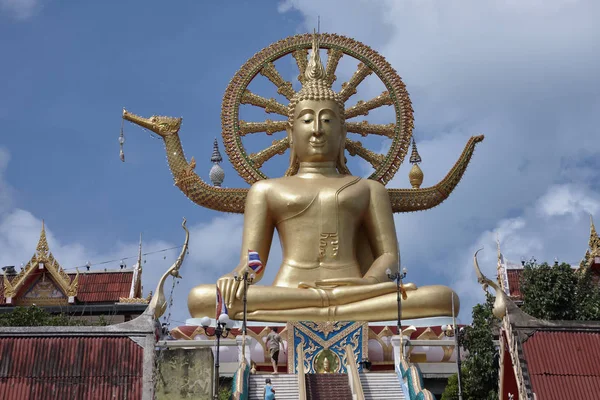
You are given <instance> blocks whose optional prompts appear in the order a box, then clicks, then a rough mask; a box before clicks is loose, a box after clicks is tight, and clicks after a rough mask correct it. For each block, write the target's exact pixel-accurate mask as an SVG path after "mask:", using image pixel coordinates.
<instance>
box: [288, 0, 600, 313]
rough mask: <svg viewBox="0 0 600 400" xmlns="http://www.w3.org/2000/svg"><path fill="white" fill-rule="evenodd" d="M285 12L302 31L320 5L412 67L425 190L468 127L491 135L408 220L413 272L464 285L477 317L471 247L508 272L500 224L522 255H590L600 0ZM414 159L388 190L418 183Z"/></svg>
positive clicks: (345, 28) (417, 3)
mask: <svg viewBox="0 0 600 400" xmlns="http://www.w3.org/2000/svg"><path fill="white" fill-rule="evenodd" d="M280 10H281V11H282V12H293V11H297V12H300V13H301V14H302V15H303V16H304V24H303V27H301V28H300V30H302V31H307V30H312V28H313V26H315V25H316V20H317V16H318V15H320V16H321V30H322V31H325V32H335V33H338V34H342V35H346V36H349V37H353V38H355V39H357V40H360V41H362V42H363V43H365V44H367V45H369V46H371V47H372V48H374V49H375V50H377V51H378V52H379V53H380V54H382V55H383V56H385V57H386V58H387V60H388V61H389V62H390V63H391V65H392V66H393V67H394V68H395V69H396V70H397V71H398V72H399V74H400V76H401V77H402V79H403V81H404V82H405V83H406V85H407V89H408V91H409V93H410V95H411V100H412V102H413V108H414V110H415V131H414V137H415V138H416V140H417V145H418V146H419V152H420V154H421V156H422V158H423V163H422V164H421V168H422V169H423V171H424V173H425V181H424V183H423V186H424V187H426V186H431V185H434V184H435V183H437V182H438V181H439V180H440V179H441V178H443V176H444V175H445V174H446V172H447V171H448V170H449V169H450V167H451V166H452V165H453V164H454V162H455V161H456V158H457V157H458V156H459V154H460V152H461V150H462V147H463V146H464V144H465V143H466V141H467V139H468V137H469V136H471V135H476V134H480V133H483V134H485V136H486V138H485V140H484V142H483V143H481V144H480V145H479V146H478V148H477V151H476V152H475V154H474V156H473V160H472V162H471V164H470V166H469V168H468V170H467V172H466V174H465V176H464V178H463V181H462V182H461V183H460V184H459V185H458V187H457V188H456V190H455V191H454V193H452V195H451V196H450V198H449V199H447V200H446V201H445V202H444V203H443V204H442V205H440V206H438V207H436V208H435V209H432V210H429V211H426V212H421V213H412V214H403V215H398V216H396V217H395V221H396V226H397V229H398V237H399V240H400V243H401V247H402V251H403V256H402V259H403V260H406V263H407V265H408V267H409V279H410V280H414V281H415V282H416V283H417V285H426V284H435V283H438V284H440V283H441V284H448V285H451V286H453V287H454V288H455V289H456V290H457V291H459V294H460V295H461V297H462V300H463V301H462V303H463V307H462V310H463V311H462V313H461V317H462V318H463V319H469V318H470V306H472V305H473V303H474V302H475V301H480V300H482V299H483V294H482V292H481V290H480V289H479V288H477V289H476V287H477V286H478V285H477V282H476V278H475V275H474V272H473V266H472V256H473V253H474V252H475V250H477V249H478V248H480V247H481V246H485V251H484V252H483V253H480V257H481V265H482V267H484V269H486V268H487V269H486V271H487V273H489V274H490V275H492V276H493V275H494V274H495V265H496V262H495V258H496V251H495V235H496V234H495V232H496V231H499V232H500V237H501V241H502V242H503V251H504V252H505V253H506V255H507V256H508V257H509V258H512V259H513V260H515V259H516V260H517V261H518V260H520V258H521V256H524V257H527V258H529V257H531V256H536V257H537V259H538V260H550V261H551V260H553V259H554V257H559V258H560V259H564V260H566V261H570V262H579V261H578V260H579V259H580V258H581V257H582V256H583V253H584V252H585V246H586V244H587V235H588V232H587V225H586V223H585V222H584V220H583V219H582V218H581V216H583V215H584V214H585V213H587V212H591V213H598V210H600V207H599V204H600V203H599V201H598V199H600V193H599V190H598V187H600V170H599V169H598V166H597V164H596V163H597V161H595V160H597V159H598V158H599V157H600V151H599V150H598V149H600V136H598V134H597V126H599V124H600V76H599V75H598V74H597V73H596V71H598V70H600V40H598V38H599V37H600V26H599V25H598V24H597V23H596V21H595V15H599V14H600V3H598V2H596V1H593V0H577V1H576V0H573V1H570V0H552V1H540V0H527V1H507V0H493V1H486V2H481V1H476V0H459V1H453V2H436V1H421V0H406V1H393V0H391V1H386V2H376V3H372V2H370V3H367V2H365V1H362V0H354V1H329V2H320V1H317V0H303V1H287V2H286V3H285V7H281V8H280ZM369 84H370V83H369V82H366V81H365V83H363V85H366V86H368V85H369ZM361 89H363V87H362V85H361V87H360V88H359V94H360V90H361ZM373 92H374V93H375V92H376V91H373ZM363 93H369V88H368V87H367V88H366V90H364V91H363ZM356 100H359V99H358V98H357V99H356ZM362 100H366V99H364V98H363V99H362ZM409 168H410V165H408V163H406V164H404V165H403V167H402V168H401V169H400V171H399V172H398V174H397V175H396V177H395V178H394V179H393V180H392V182H390V184H389V185H388V186H389V187H408V186H409V183H408V179H407V174H408V171H409Z"/></svg>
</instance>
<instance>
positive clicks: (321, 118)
mask: <svg viewBox="0 0 600 400" xmlns="http://www.w3.org/2000/svg"><path fill="white" fill-rule="evenodd" d="M288 134H289V135H291V139H292V143H293V146H294V151H295V153H296V157H297V158H298V161H300V162H321V161H336V160H337V159H338V157H339V153H340V148H341V146H342V144H343V141H344V139H345V136H346V132H345V127H344V124H343V123H342V119H341V118H340V110H339V107H338V105H337V103H336V102H335V101H333V100H302V101H300V102H298V104H297V105H296V108H295V111H294V124H293V125H292V130H291V132H288Z"/></svg>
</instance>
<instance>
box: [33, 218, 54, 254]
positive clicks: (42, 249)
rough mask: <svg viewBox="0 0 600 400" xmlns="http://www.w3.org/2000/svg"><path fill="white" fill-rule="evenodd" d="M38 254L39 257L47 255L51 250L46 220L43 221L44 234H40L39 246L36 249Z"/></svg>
mask: <svg viewBox="0 0 600 400" xmlns="http://www.w3.org/2000/svg"><path fill="white" fill-rule="evenodd" d="M35 250H36V252H37V253H38V255H40V256H41V255H46V254H48V251H50V248H49V247H48V240H47V239H46V227H45V224H44V220H42V232H40V240H39V241H38V245H37V247H36V249H35Z"/></svg>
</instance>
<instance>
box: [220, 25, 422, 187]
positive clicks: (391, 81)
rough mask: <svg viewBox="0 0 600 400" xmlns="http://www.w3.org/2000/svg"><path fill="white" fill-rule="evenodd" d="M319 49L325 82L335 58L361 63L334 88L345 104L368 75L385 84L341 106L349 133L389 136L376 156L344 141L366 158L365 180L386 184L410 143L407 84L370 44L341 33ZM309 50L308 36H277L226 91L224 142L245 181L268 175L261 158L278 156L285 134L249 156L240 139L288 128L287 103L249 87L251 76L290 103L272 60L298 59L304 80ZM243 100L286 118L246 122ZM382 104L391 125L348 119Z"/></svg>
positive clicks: (331, 77) (323, 37)
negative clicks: (388, 112)
mask: <svg viewBox="0 0 600 400" xmlns="http://www.w3.org/2000/svg"><path fill="white" fill-rule="evenodd" d="M319 47H320V48H322V49H327V54H328V57H327V66H326V68H325V71H326V74H327V80H328V81H329V83H333V82H334V81H335V79H336V77H335V71H336V69H337V66H338V63H339V60H340V59H341V58H342V57H343V56H344V55H347V56H350V57H352V58H354V59H356V60H358V61H359V65H358V68H357V70H356V72H354V74H353V75H352V77H351V78H350V80H349V81H348V82H346V83H344V84H342V88H341V90H340V91H339V92H338V93H339V95H340V97H341V98H342V100H343V101H344V103H347V102H348V99H349V98H350V97H351V96H352V95H353V94H355V93H356V91H357V89H356V88H357V87H358V85H359V84H360V83H361V82H362V81H363V80H364V79H365V78H366V77H367V76H369V75H370V74H372V73H375V75H376V76H377V77H378V78H379V79H380V80H381V82H382V83H383V84H384V86H385V88H386V90H385V91H384V92H383V93H381V94H380V95H379V96H377V97H375V98H373V99H370V100H367V101H358V102H357V103H356V104H355V105H353V106H351V107H345V108H346V110H345V118H346V125H347V130H348V133H356V134H359V135H362V136H363V137H366V136H367V135H380V136H384V137H388V138H390V139H392V143H391V145H390V149H389V151H388V152H387V154H377V153H375V152H373V151H371V150H369V149H367V148H365V147H363V145H362V143H361V142H360V141H355V140H352V139H348V138H347V139H346V151H347V153H348V154H350V155H352V156H359V157H361V158H363V159H364V160H366V161H367V162H369V163H370V164H371V165H372V166H373V168H374V169H375V172H373V173H372V174H371V175H370V176H369V179H374V180H377V181H379V182H381V183H383V184H384V185H385V184H386V183H387V182H389V180H390V179H392V177H393V176H394V174H395V173H396V171H398V168H399V167H400V164H402V161H403V160H404V157H405V156H406V153H407V151H408V148H409V145H410V139H411V137H412V128H413V110H412V107H411V104H410V99H409V97H408V93H407V91H406V87H405V85H404V83H403V82H402V80H401V79H400V77H399V76H398V74H397V73H396V71H395V70H394V69H393V68H392V67H391V65H390V64H389V63H388V62H387V61H386V60H385V58H384V57H383V56H381V55H380V54H378V53H377V52H376V51H374V50H373V49H371V48H370V47H368V46H366V45H364V44H362V43H360V42H358V41H356V40H354V39H350V38H347V37H344V36H339V35H335V34H326V33H325V34H320V35H319ZM310 48H312V35H311V34H304V35H296V36H291V37H288V38H286V39H283V40H280V41H278V42H276V43H273V44H272V45H270V46H268V47H266V48H264V49H263V50H261V51H260V52H258V53H257V54H255V55H254V56H253V57H252V58H250V59H249V60H248V61H247V62H246V63H245V64H244V65H243V66H242V67H241V68H240V69H239V71H238V72H237V73H236V74H235V76H234V77H233V79H232V80H231V82H230V83H229V86H227V90H226V91H225V95H224V96H223V104H222V109H221V123H222V136H223V143H224V144H225V151H226V152H227V155H228V157H229V160H230V162H231V163H232V165H233V167H234V168H235V169H236V171H237V172H238V173H239V174H240V176H241V177H242V178H244V180H245V181H246V182H248V183H249V184H253V183H254V182H256V181H259V180H262V179H267V178H268V177H267V176H266V175H265V174H264V173H263V172H262V171H261V169H260V168H261V167H262V165H263V164H264V162H265V161H267V160H269V159H271V158H273V157H274V156H276V155H278V154H283V153H284V152H285V151H286V150H287V149H288V147H289V143H288V139H287V136H286V137H284V138H283V139H278V140H274V141H273V144H272V145H271V146H268V147H267V148H265V149H263V150H261V151H259V152H257V153H252V154H248V153H247V152H246V149H245V148H244V145H243V143H242V137H244V136H247V135H250V134H254V133H260V132H265V133H267V134H268V135H272V134H273V133H276V132H282V131H283V132H285V128H286V126H287V111H288V106H287V105H285V104H282V103H280V102H278V101H276V100H275V99H272V98H271V99H267V98H265V97H262V96H260V95H257V94H254V93H252V92H251V91H249V90H248V85H249V84H250V83H251V82H252V80H253V79H254V78H255V77H256V76H257V75H258V74H261V75H263V76H265V77H266V78H267V79H269V80H270V81H271V82H272V83H273V84H274V85H275V86H276V87H277V92H278V93H279V94H281V95H282V96H284V97H285V98H287V100H288V101H291V99H292V98H293V97H294V95H295V91H294V89H293V87H292V84H291V82H288V81H285V80H284V79H283V78H282V77H281V75H280V74H279V72H278V71H277V69H276V68H275V65H274V61H276V60H278V59H280V58H282V57H284V56H286V55H289V54H291V55H292V57H294V59H295V60H296V63H297V65H298V69H299V71H300V74H299V76H298V80H299V81H300V83H303V80H304V71H305V69H306V65H307V63H308V50H309V49H310ZM241 104H249V105H254V106H257V107H261V108H263V109H264V110H265V112H267V113H275V114H279V115H281V116H283V117H284V118H285V119H284V120H280V121H272V120H270V119H266V120H265V121H263V122H245V121H242V120H240V119H239V111H240V105H241ZM384 105H392V106H393V107H394V110H395V121H394V122H392V123H390V124H385V125H381V124H370V123H368V122H367V121H360V122H352V121H351V119H352V118H354V117H357V116H361V115H367V114H368V113H369V111H370V110H373V109H376V108H378V107H381V106H384Z"/></svg>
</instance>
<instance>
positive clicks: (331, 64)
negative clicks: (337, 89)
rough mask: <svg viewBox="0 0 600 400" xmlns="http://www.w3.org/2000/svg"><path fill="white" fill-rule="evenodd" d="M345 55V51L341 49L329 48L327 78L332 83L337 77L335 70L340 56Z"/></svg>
mask: <svg viewBox="0 0 600 400" xmlns="http://www.w3.org/2000/svg"><path fill="white" fill-rule="evenodd" d="M343 55H344V52H343V51H341V50H339V49H331V48H330V49H327V67H326V68H325V75H326V76H327V78H325V79H326V80H327V82H329V84H330V85H331V84H333V82H335V80H336V79H337V77H336V76H335V71H336V69H337V66H338V63H339V62H340V58H342V56H343Z"/></svg>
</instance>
